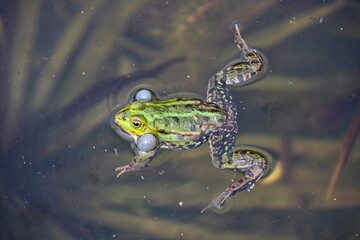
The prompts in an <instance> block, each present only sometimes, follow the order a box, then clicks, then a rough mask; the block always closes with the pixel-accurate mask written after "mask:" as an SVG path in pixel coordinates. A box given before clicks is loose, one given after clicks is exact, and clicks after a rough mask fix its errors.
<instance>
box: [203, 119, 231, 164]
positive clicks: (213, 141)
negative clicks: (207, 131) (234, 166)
mask: <svg viewBox="0 0 360 240" xmlns="http://www.w3.org/2000/svg"><path fill="white" fill-rule="evenodd" d="M234 132H237V131H236V129H234V127H233V126H232V127H228V128H223V129H222V130H221V131H216V132H214V133H213V134H211V135H210V137H209V146H210V156H211V160H212V163H213V165H214V166H215V167H216V168H219V169H226V167H225V166H226V165H227V164H229V162H230V161H231V158H232V154H233V153H232V152H233V146H234V143H235V140H236V133H235V134H234ZM224 165H225V166H224Z"/></svg>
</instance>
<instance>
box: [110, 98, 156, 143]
mask: <svg viewBox="0 0 360 240" xmlns="http://www.w3.org/2000/svg"><path fill="white" fill-rule="evenodd" d="M145 105H146V103H144V102H141V101H137V100H135V101H133V102H132V103H131V104H129V105H127V106H126V107H124V108H123V109H121V110H120V111H118V112H117V113H116V114H115V124H116V125H117V126H118V127H120V129H121V130H122V131H123V132H125V133H127V134H129V135H130V136H132V137H133V138H134V140H135V142H137V140H138V138H139V137H140V136H141V135H144V134H145V133H152V131H151V129H150V128H149V126H148V125H147V120H146V117H145V114H144V112H143V109H144V108H145Z"/></svg>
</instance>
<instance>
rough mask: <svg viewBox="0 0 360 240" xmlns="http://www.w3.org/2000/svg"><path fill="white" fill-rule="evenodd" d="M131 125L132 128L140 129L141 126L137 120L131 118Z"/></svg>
mask: <svg viewBox="0 0 360 240" xmlns="http://www.w3.org/2000/svg"><path fill="white" fill-rule="evenodd" d="M131 124H132V125H133V127H134V128H140V127H141V126H142V123H141V121H140V120H139V119H137V118H133V119H132V120H131Z"/></svg>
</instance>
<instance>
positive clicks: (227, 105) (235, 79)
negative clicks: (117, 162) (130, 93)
mask: <svg viewBox="0 0 360 240" xmlns="http://www.w3.org/2000/svg"><path fill="white" fill-rule="evenodd" d="M234 28H235V31H234V32H235V44H236V45H237V47H238V48H239V50H240V57H239V58H237V59H236V60H235V61H233V62H231V64H228V65H227V66H225V67H224V68H223V69H222V70H220V71H219V72H217V73H215V74H214V75H213V76H212V77H211V78H210V79H209V81H208V87H207V94H206V101H203V100H202V99H199V98H195V97H174V98H169V99H159V98H158V97H157V96H156V94H155V93H154V92H153V91H151V90H150V89H140V90H139V91H138V92H137V93H136V94H134V98H133V100H132V102H131V103H130V104H128V105H127V106H125V107H123V108H122V109H120V110H118V111H116V112H115V114H114V116H113V120H114V123H115V124H114V125H115V127H116V128H118V129H120V131H121V132H123V133H125V134H126V135H128V136H129V137H130V138H132V140H133V142H134V150H135V152H136V155H135V156H134V158H133V159H132V161H131V162H130V163H129V164H127V165H125V166H121V167H117V168H116V169H115V171H116V172H118V174H117V177H120V176H121V175H122V174H124V173H128V172H132V171H139V170H142V169H144V168H145V167H147V166H148V165H149V164H150V162H151V161H152V159H153V158H154V157H156V156H157V155H158V153H159V152H160V149H172V150H190V149H194V148H197V147H199V146H200V145H202V144H204V143H206V142H208V144H209V154H210V157H211V161H212V163H213V165H214V166H215V167H216V168H217V169H220V170H230V171H235V172H242V173H243V177H241V178H240V180H238V181H237V182H234V183H232V184H231V185H230V186H229V187H227V188H226V189H225V190H224V191H223V192H222V193H221V194H219V195H218V196H217V197H216V198H215V199H213V200H212V201H211V202H210V203H209V204H208V205H207V206H206V207H205V208H204V209H203V210H202V211H201V213H203V212H204V211H206V210H207V209H209V208H212V207H215V208H222V207H223V206H224V205H225V202H226V201H227V199H228V198H229V197H230V196H233V195H235V194H236V193H238V192H240V191H249V190H250V189H252V188H253V187H254V185H255V183H256V182H257V181H258V180H259V179H260V178H261V177H262V176H263V174H264V173H265V172H266V171H267V169H268V156H269V155H268V154H267V153H266V151H264V150H263V149H260V148H256V147H247V146H246V145H240V146H235V141H236V137H237V134H238V125H237V106H236V104H235V102H234V100H233V97H232V94H231V92H230V91H229V89H228V87H227V86H244V85H247V84H249V83H251V82H254V81H256V80H258V79H260V78H261V76H262V75H263V73H264V71H265V57H264V56H263V54H262V53H260V52H259V51H257V50H256V49H252V48H249V47H248V46H247V44H246V42H245V41H244V39H243V38H242V36H241V34H240V29H239V27H238V25H235V27H234Z"/></svg>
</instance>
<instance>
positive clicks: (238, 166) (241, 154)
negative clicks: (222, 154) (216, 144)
mask: <svg viewBox="0 0 360 240" xmlns="http://www.w3.org/2000/svg"><path fill="white" fill-rule="evenodd" d="M261 152H263V151H262V150H257V149H256V148H252V149H238V150H235V151H234V153H233V156H232V159H231V161H229V163H226V164H220V165H219V168H220V169H224V170H233V171H241V172H245V173H244V177H242V178H241V179H240V180H239V181H238V182H235V183H233V184H231V185H230V186H229V187H228V188H226V189H225V190H224V192H222V193H221V194H220V195H218V196H217V197H216V198H215V199H214V200H213V201H212V202H211V203H210V204H209V205H208V206H206V207H205V208H204V209H203V210H202V211H201V213H203V212H204V211H205V210H207V209H209V208H211V207H216V208H221V207H222V206H224V204H225V202H226V200H227V199H228V198H229V197H230V196H232V195H235V194H236V193H237V192H239V191H244V190H250V189H251V188H253V187H254V184H255V183H256V182H257V181H258V180H259V179H260V178H261V176H262V175H263V174H264V172H265V171H266V170H267V166H268V160H267V159H266V156H265V154H262V153H261Z"/></svg>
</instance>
